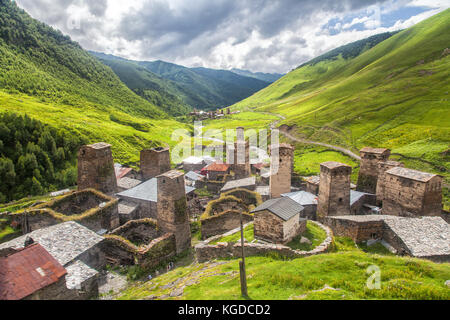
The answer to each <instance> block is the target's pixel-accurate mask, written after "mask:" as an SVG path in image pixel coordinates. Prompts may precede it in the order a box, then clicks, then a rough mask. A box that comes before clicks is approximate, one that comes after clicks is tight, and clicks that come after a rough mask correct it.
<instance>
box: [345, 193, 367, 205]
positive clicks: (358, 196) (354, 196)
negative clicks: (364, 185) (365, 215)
mask: <svg viewBox="0 0 450 320" xmlns="http://www.w3.org/2000/svg"><path fill="white" fill-rule="evenodd" d="M365 195H370V193H365V192H360V191H355V190H350V206H352V205H354V204H355V202H357V201H359V199H361V198H362V197H364V196H365Z"/></svg>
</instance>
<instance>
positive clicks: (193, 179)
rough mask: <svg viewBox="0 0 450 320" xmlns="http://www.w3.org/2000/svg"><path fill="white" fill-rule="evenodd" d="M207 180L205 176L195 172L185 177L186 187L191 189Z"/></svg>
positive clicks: (190, 172)
mask: <svg viewBox="0 0 450 320" xmlns="http://www.w3.org/2000/svg"><path fill="white" fill-rule="evenodd" d="M205 178H206V177H205V176H202V175H201V174H199V173H197V172H194V171H189V172H188V173H186V174H185V175H184V180H185V181H186V185H187V186H191V187H195V186H196V183H197V182H199V181H204V180H205Z"/></svg>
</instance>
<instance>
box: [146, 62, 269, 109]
mask: <svg viewBox="0 0 450 320" xmlns="http://www.w3.org/2000/svg"><path fill="white" fill-rule="evenodd" d="M139 65H141V66H142V67H144V68H146V69H147V70H149V71H151V72H153V73H156V74H158V75H159V76H161V77H163V78H164V79H168V80H171V81H173V82H175V83H177V85H178V89H179V91H182V93H183V94H182V96H181V98H182V99H183V101H185V102H186V103H187V104H189V105H190V106H192V107H194V108H197V109H205V110H214V109H217V108H221V107H225V106H228V105H231V104H233V103H235V102H237V101H240V100H242V99H245V98H247V97H249V96H251V95H252V94H253V93H255V92H257V91H259V90H261V89H263V88H265V87H267V86H268V85H269V83H268V82H265V81H261V80H258V79H254V78H249V77H243V76H240V75H237V74H235V73H233V72H231V71H225V70H213V69H206V68H186V67H183V66H179V65H176V64H173V63H168V62H164V61H154V62H139Z"/></svg>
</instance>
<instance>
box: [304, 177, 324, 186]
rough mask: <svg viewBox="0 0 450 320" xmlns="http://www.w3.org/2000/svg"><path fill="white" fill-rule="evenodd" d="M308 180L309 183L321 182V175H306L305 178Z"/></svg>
mask: <svg viewBox="0 0 450 320" xmlns="http://www.w3.org/2000/svg"><path fill="white" fill-rule="evenodd" d="M304 180H305V181H306V182H308V183H312V184H317V185H318V184H319V183H320V176H312V177H306V178H305V179H304Z"/></svg>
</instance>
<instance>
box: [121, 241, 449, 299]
mask: <svg viewBox="0 0 450 320" xmlns="http://www.w3.org/2000/svg"><path fill="white" fill-rule="evenodd" d="M364 249H366V248H365V247H364V246H361V247H357V246H356V245H355V244H354V243H353V241H351V240H350V239H346V238H337V239H336V243H335V249H334V250H333V251H334V252H333V253H329V254H323V255H317V256H312V257H307V258H299V259H293V260H282V259H279V258H276V257H249V258H247V259H246V262H247V282H248V294H249V298H250V299H255V300H260V299H262V300H265V299H275V300H288V299H291V300H310V299H311V300H324V299H337V300H353V299H356V300H357V299H406V300H407V299H417V300H422V299H434V300H438V299H441V300H448V299H450V291H449V289H448V287H447V286H446V285H445V281H446V280H448V279H449V277H450V264H448V263H446V264H436V263H433V262H429V261H426V260H420V259H413V258H400V257H396V256H392V255H391V254H389V253H386V250H385V249H384V248H383V250H381V249H380V250H378V249H377V248H375V249H373V248H372V249H370V250H366V251H368V252H365V251H364ZM238 261H239V260H223V261H218V263H221V264H219V265H215V264H213V263H205V264H192V265H190V266H188V267H182V268H177V269H175V270H173V271H171V272H169V273H167V274H164V275H162V276H160V277H158V278H155V279H154V280H151V281H147V282H136V283H134V284H132V285H131V286H130V287H129V288H128V289H127V290H125V291H124V292H122V293H121V294H120V295H119V297H118V299H121V300H134V299H146V298H150V297H151V298H152V299H160V298H162V299H183V300H198V299H200V300H211V299H216V300H234V299H243V298H242V297H241V295H240V286H239V262H238ZM370 266H376V267H378V268H380V272H381V274H380V276H381V278H380V280H381V282H380V289H370V288H369V287H368V286H367V282H368V280H369V277H370V276H371V275H372V273H370V272H369V273H368V272H367V270H368V268H369V267H370ZM180 288H183V290H182V295H181V296H179V297H170V294H171V293H172V292H174V291H175V290H177V289H180Z"/></svg>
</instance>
